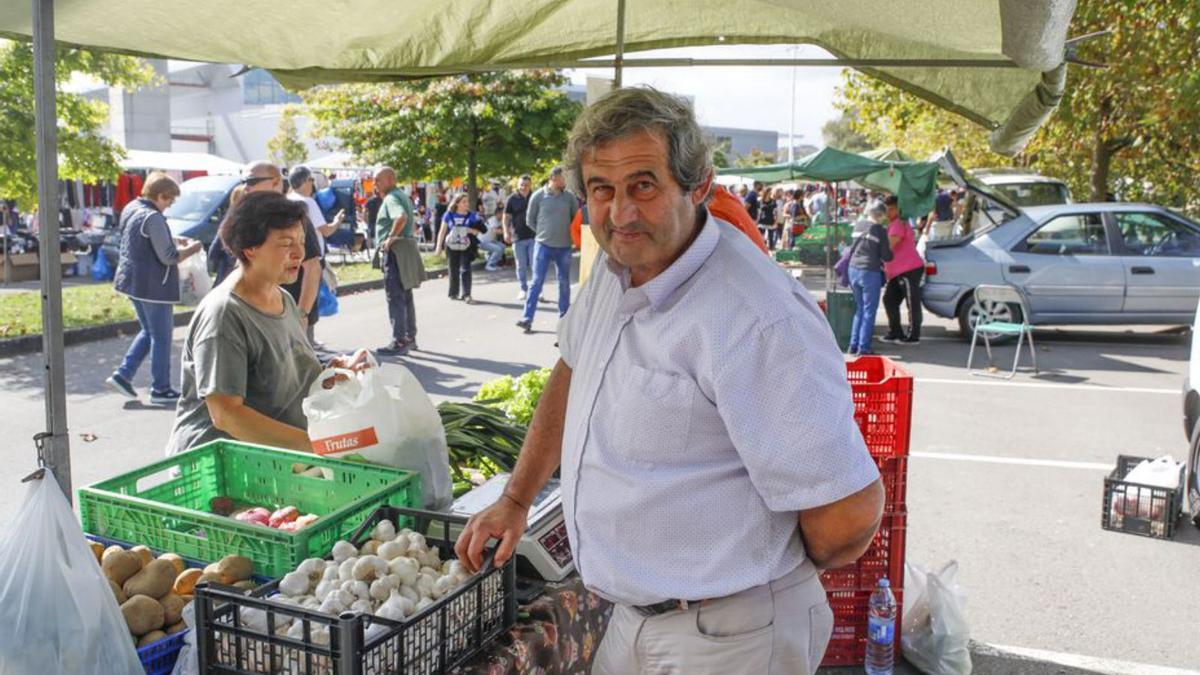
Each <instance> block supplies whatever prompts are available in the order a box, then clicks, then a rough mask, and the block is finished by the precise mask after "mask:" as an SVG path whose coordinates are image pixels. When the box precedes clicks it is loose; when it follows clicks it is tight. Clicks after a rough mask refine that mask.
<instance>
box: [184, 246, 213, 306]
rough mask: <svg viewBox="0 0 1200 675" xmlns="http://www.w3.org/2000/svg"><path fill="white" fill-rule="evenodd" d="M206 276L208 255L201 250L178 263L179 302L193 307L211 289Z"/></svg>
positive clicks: (210, 283)
mask: <svg viewBox="0 0 1200 675" xmlns="http://www.w3.org/2000/svg"><path fill="white" fill-rule="evenodd" d="M212 287H213V283H212V277H210V276H208V255H207V254H206V253H205V252H204V251H203V249H202V250H200V251H197V252H195V253H193V254H192V255H190V256H188V257H187V258H185V259H184V260H183V262H181V263H179V304H181V305H187V306H189V307H195V306H196V305H199V304H200V301H201V300H203V299H204V296H206V295H208V292H209V291H211V290H212Z"/></svg>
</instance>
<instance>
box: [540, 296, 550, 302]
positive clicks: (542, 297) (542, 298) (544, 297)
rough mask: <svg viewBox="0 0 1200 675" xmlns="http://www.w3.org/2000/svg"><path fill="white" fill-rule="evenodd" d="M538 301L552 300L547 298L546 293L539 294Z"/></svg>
mask: <svg viewBox="0 0 1200 675" xmlns="http://www.w3.org/2000/svg"><path fill="white" fill-rule="evenodd" d="M538 302H550V301H549V300H547V299H546V296H544V295H539V296H538Z"/></svg>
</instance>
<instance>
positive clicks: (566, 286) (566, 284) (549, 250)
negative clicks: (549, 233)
mask: <svg viewBox="0 0 1200 675" xmlns="http://www.w3.org/2000/svg"><path fill="white" fill-rule="evenodd" d="M551 261H553V262H554V269H555V272H557V274H558V315H559V316H560V317H561V316H562V315H564V314H566V313H567V310H568V309H569V308H570V307H571V247H570V246H546V245H545V244H542V243H540V242H539V243H538V244H537V245H536V246H534V247H533V286H532V287H531V288H530V289H529V297H527V298H525V314H524V315H523V316H522V317H521V320H522V321H524V322H526V323H529V322H531V321H533V314H534V312H536V311H537V304H538V296H540V295H541V294H542V286H544V285H545V284H546V273H547V272H548V271H549V268H550V263H551Z"/></svg>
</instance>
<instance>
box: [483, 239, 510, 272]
mask: <svg viewBox="0 0 1200 675" xmlns="http://www.w3.org/2000/svg"><path fill="white" fill-rule="evenodd" d="M479 247H480V248H482V249H483V250H485V251H487V265H488V267H495V266H496V265H499V264H500V261H501V260H502V259H503V258H504V244H503V243H501V242H498V241H481V242H479Z"/></svg>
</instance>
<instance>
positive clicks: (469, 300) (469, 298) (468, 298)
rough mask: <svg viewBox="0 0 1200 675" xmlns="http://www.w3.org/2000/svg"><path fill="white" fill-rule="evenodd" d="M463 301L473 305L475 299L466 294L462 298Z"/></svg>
mask: <svg viewBox="0 0 1200 675" xmlns="http://www.w3.org/2000/svg"><path fill="white" fill-rule="evenodd" d="M463 302H465V303H467V304H468V305H473V304H475V299H474V298H472V297H471V296H469V295H468V296H466V297H464V298H463Z"/></svg>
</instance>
